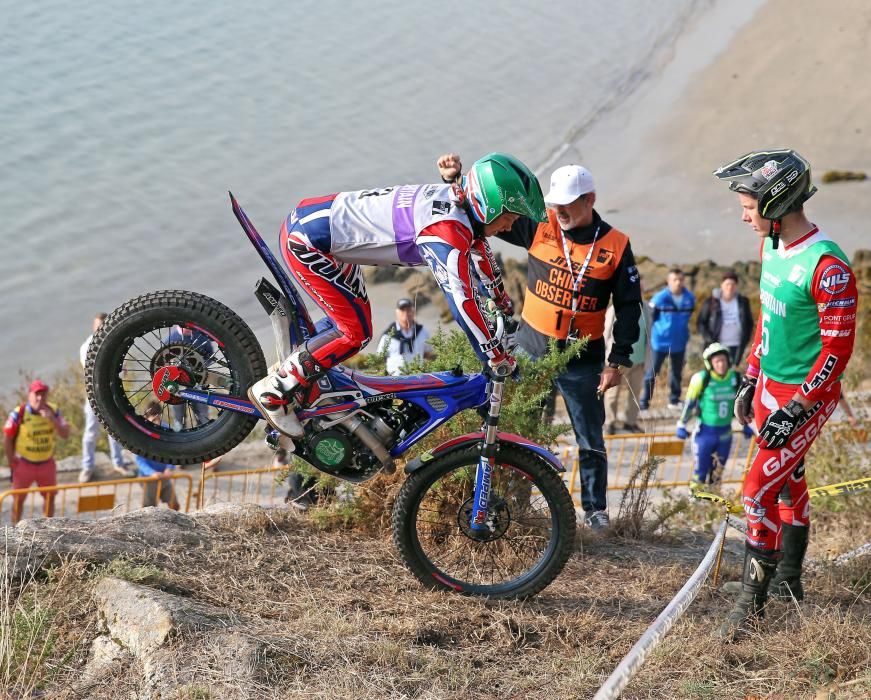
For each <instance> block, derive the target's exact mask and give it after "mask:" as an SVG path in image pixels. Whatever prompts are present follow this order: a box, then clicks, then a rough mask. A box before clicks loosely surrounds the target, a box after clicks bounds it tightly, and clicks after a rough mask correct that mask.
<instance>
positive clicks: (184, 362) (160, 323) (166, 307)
mask: <svg viewBox="0 0 871 700" xmlns="http://www.w3.org/2000/svg"><path fill="white" fill-rule="evenodd" d="M166 368H170V369H171V370H172V372H173V374H172V375H171V376H173V377H177V378H178V379H179V381H181V382H182V383H184V384H186V385H188V386H193V387H195V388H196V389H198V390H200V391H207V392H209V393H210V394H212V395H218V396H227V397H237V398H245V392H246V391H247V389H248V387H249V386H251V385H252V384H253V383H254V382H256V381H257V380H258V379H260V378H261V377H263V376H264V375H265V374H266V360H265V359H264V358H263V351H262V350H261V348H260V345H259V343H258V342H257V338H256V337H255V336H254V333H253V332H252V331H251V329H250V328H249V327H248V325H247V324H246V323H245V322H244V321H243V320H242V319H241V318H240V317H239V316H238V315H236V313H234V312H233V311H232V310H231V309H229V308H228V307H226V306H224V305H223V304H221V303H220V302H218V301H215V300H214V299H211V298H209V297H207V296H203V295H202V294H196V293H194V292H185V291H178V290H173V291H160V292H151V293H149V294H144V295H143V296H140V297H137V298H135V299H131V300H130V301H128V302H127V303H125V304H123V305H122V306H120V307H119V308H118V309H116V310H115V311H113V312H112V313H111V314H110V315H109V317H108V318H107V319H106V320H105V321H104V322H103V325H102V326H100V328H99V330H98V331H97V332H96V333H95V334H94V337H93V339H92V340H91V344H90V346H89V349H88V356H87V361H86V363H85V386H86V388H87V392H88V400H89V401H90V403H91V406H92V407H93V409H94V412H95V413H96V414H97V416H98V417H99V419H100V421H101V422H102V423H103V425H104V426H105V427H106V429H107V430H108V432H109V434H110V435H112V436H113V437H114V438H115V439H116V440H118V441H119V442H120V443H121V444H122V445H124V446H125V447H126V448H127V449H129V450H130V451H131V452H133V453H134V454H137V455H141V456H143V457H146V458H148V459H152V460H156V461H159V462H163V463H169V464H196V463H199V462H203V461H205V460H208V459H212V458H213V457H218V456H220V455H223V454H225V453H226V452H228V451H229V450H231V449H232V448H233V447H235V446H236V445H238V444H239V443H240V442H242V440H244V439H245V437H246V436H247V435H248V433H250V432H251V430H252V428H254V426H255V425H256V424H257V421H258V419H257V418H256V417H254V416H249V415H245V414H243V413H237V412H234V411H230V410H225V409H223V408H220V407H216V406H207V405H205V404H202V403H196V402H193V401H185V400H183V399H180V398H178V397H176V396H172V395H167V394H166V393H162V395H163V400H160V399H159V398H158V395H157V394H156V393H155V375H157V376H158V378H159V377H160V376H163V375H165V374H166V373H167V371H168V370H167V369H166ZM160 372H163V375H161V374H159V373H160ZM155 413H156V415H155ZM149 416H150V418H149Z"/></svg>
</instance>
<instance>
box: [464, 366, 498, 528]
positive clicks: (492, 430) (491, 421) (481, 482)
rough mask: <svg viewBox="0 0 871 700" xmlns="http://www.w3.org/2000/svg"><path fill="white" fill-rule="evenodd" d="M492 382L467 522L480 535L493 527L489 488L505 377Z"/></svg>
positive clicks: (494, 461)
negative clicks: (468, 521)
mask: <svg viewBox="0 0 871 700" xmlns="http://www.w3.org/2000/svg"><path fill="white" fill-rule="evenodd" d="M492 382H493V388H492V390H491V392H490V412H489V413H488V414H487V420H486V423H485V432H484V442H483V443H482V445H481V456H480V457H479V458H478V469H477V471H476V472H475V495H474V498H473V501H472V516H471V523H469V527H470V528H471V530H472V531H473V532H479V533H481V535H482V536H483V535H485V534H487V533H489V532H490V531H491V530H492V529H493V524H492V523H491V522H490V518H489V505H490V488H491V486H492V483H491V482H492V478H493V467H494V466H495V465H496V431H497V429H498V427H499V413H500V412H501V411H502V392H503V391H504V389H505V377H493V379H492Z"/></svg>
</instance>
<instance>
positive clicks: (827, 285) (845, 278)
mask: <svg viewBox="0 0 871 700" xmlns="http://www.w3.org/2000/svg"><path fill="white" fill-rule="evenodd" d="M849 282H850V273H849V272H847V270H846V269H844V267H843V266H842V265H840V264H838V263H832V264H831V265H829V266H828V267H826V269H825V270H823V274H822V276H821V277H820V289H822V290H823V291H824V292H826V293H827V294H832V295H835V294H840V293H841V292H843V291H844V290H845V289H846V288H847V284H849Z"/></svg>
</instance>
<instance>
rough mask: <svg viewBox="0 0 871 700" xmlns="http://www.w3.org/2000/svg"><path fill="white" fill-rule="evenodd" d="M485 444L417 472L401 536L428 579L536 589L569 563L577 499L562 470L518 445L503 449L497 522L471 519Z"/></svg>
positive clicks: (495, 481) (508, 592)
mask: <svg viewBox="0 0 871 700" xmlns="http://www.w3.org/2000/svg"><path fill="white" fill-rule="evenodd" d="M479 455H480V452H479V446H478V445H475V446H472V447H469V448H466V449H464V450H459V451H457V452H451V453H448V454H446V455H444V456H443V457H437V458H436V459H434V460H432V461H431V462H428V463H427V464H426V466H425V467H423V468H421V469H420V470H418V471H416V472H414V473H413V474H411V475H410V476H409V477H408V479H406V481H405V483H404V484H403V486H402V489H401V490H400V492H399V496H398V497H397V499H396V503H395V504H394V508H393V542H394V544H395V546H396V548H397V549H398V550H399V554H400V557H401V558H402V560H403V562H404V563H405V565H406V566H407V567H408V568H409V569H410V570H411V573H412V574H414V576H415V577H416V578H417V579H418V580H419V581H420V582H421V583H423V584H424V585H425V586H427V587H428V588H433V589H440V590H445V591H454V592H458V593H461V594H463V595H478V596H486V597H489V598H500V599H518V598H519V599H523V598H529V597H531V596H534V595H536V594H537V593H539V592H540V591H541V590H542V589H544V588H545V587H546V586H548V585H549V584H550V583H551V582H552V581H553V580H554V579H555V578H556V577H557V575H558V574H559V573H560V572H561V571H562V570H563V567H564V566H565V565H566V562H567V561H568V559H569V556H570V555H571V553H572V549H573V547H574V539H575V527H576V517H575V507H574V504H573V503H572V498H571V496H570V495H569V492H568V489H566V486H565V484H564V483H563V482H562V479H561V478H560V476H559V474H558V473H557V472H556V471H554V470H553V469H552V468H550V467H549V466H546V465H544V464H542V462H541V461H539V460H537V459H535V458H534V457H533V456H531V455H529V454H528V453H526V452H525V451H524V450H520V449H518V448H516V447H511V446H507V445H504V446H502V448H501V449H500V450H499V456H498V458H497V461H496V466H495V467H494V469H493V474H492V479H491V484H492V486H491V488H492V490H491V494H490V503H489V508H488V520H489V523H490V529H489V531H488V532H487V533H486V535H485V536H483V537H481V536H480V535H479V536H477V537H476V534H475V533H473V532H472V531H471V529H470V527H469V522H470V517H471V510H472V500H473V493H474V486H475V470H476V467H477V464H478V459H479Z"/></svg>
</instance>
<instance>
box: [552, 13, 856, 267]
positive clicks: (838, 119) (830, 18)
mask: <svg viewBox="0 0 871 700" xmlns="http://www.w3.org/2000/svg"><path fill="white" fill-rule="evenodd" d="M748 6H749V7H751V8H755V9H754V11H753V12H750V13H748V14H747V15H746V16H743V17H742V16H736V13H735V11H734V5H731V6H730V4H729V3H727V2H719V1H718V2H715V3H714V6H713V7H712V8H711V9H710V10H709V11H708V12H705V13H702V14H701V16H699V17H697V18H696V20H695V21H694V23H693V24H692V25H691V26H690V27H688V29H687V31H686V32H685V33H684V34H683V35H682V36H681V37H680V38H679V39H678V41H677V42H676V44H675V47H674V52H673V57H672V59H671V61H670V62H669V63H668V64H667V65H665V66H664V67H663V68H662V70H661V72H660V73H659V74H658V75H657V76H655V77H653V78H651V79H650V80H648V81H647V82H646V83H645V84H644V85H643V86H642V87H641V88H640V89H639V90H638V91H637V92H636V93H635V94H634V95H632V96H631V97H630V98H629V99H628V100H627V101H626V102H625V103H624V104H623V105H622V106H621V108H620V109H618V110H616V111H615V112H613V113H611V114H609V115H607V117H605V118H603V119H602V120H601V121H600V122H599V123H598V124H596V125H595V126H594V127H593V128H592V129H591V130H590V131H589V132H587V133H586V134H584V135H583V136H581V137H580V138H579V139H578V140H577V141H576V142H575V143H574V144H573V147H572V148H570V149H569V150H568V152H567V153H565V154H564V156H563V157H562V158H561V159H560V160H559V161H558V162H557V163H556V165H559V164H564V163H566V162H581V163H583V164H584V165H586V166H587V167H589V168H590V169H591V170H592V172H593V174H594V176H595V177H596V180H597V190H598V192H597V196H598V201H597V209H598V210H599V211H600V213H601V214H602V215H603V216H604V217H605V218H606V219H607V220H608V221H609V222H610V223H612V225H614V226H617V227H618V228H621V229H623V230H625V231H626V232H627V233H628V234H629V235H630V237H631V239H632V243H633V248H634V250H635V252H636V254H640V255H647V256H649V257H651V258H653V259H655V260H657V261H662V262H695V261H699V260H704V259H708V258H712V259H714V260H715V261H716V262H719V263H729V262H732V261H735V260H745V259H748V258H751V257H753V256H754V254H755V253H756V250H757V244H756V242H755V238H754V234H753V232H752V231H750V230H749V229H748V228H747V227H746V226H745V225H744V224H742V223H741V222H740V212H739V208H738V206H737V198H736V197H735V195H733V194H731V193H729V192H728V191H727V190H726V188H725V187H724V186H723V184H722V183H719V182H717V181H716V180H715V179H714V178H713V177H712V176H711V172H712V171H713V170H714V169H715V168H716V167H718V166H719V165H721V164H723V163H725V162H727V161H729V160H731V159H733V158H736V157H738V156H740V155H742V154H743V153H746V152H748V151H750V150H755V149H759V148H783V147H791V148H795V149H797V150H799V151H800V152H801V153H802V154H803V155H804V156H805V157H806V158H808V159H809V160H810V162H811V164H812V166H813V168H814V173H815V175H816V180H817V185H818V186H819V192H818V193H817V194H816V195H815V196H814V197H813V199H811V200H810V201H809V202H808V205H807V210H808V212H809V214H810V217H811V219H812V220H813V221H814V222H815V223H817V224H818V225H819V226H820V227H821V228H823V229H824V230H826V231H827V232H828V233H829V234H830V235H831V236H832V237H833V238H834V239H835V240H837V241H838V242H840V243H841V245H842V246H843V247H844V248H845V250H846V252H847V253H848V254H852V253H853V252H854V251H855V250H856V249H857V248H869V247H871V235H869V233H868V225H867V223H866V222H867V221H868V220H869V215H871V180H866V181H864V182H843V183H835V184H822V183H820V182H819V176H820V175H821V174H822V173H823V172H825V171H826V170H863V171H866V172H868V173H869V175H871V81H869V80H868V77H867V66H868V65H871V40H869V36H871V4H869V3H867V2H864V0H844V1H843V2H838V3H826V4H823V3H815V2H813V1H812V0H768V1H767V2H765V3H764V4H760V3H756V4H755V5H754V4H750V5H748ZM728 23H733V25H734V26H733V27H732V29H731V30H730V31H725V30H726V29H727V26H726V25H728ZM730 34H731V39H730V40H728V41H726V42H725V43H724V44H723V45H722V46H719V45H718V42H722V41H723V37H724V36H728V35H730ZM712 49H713V50H712ZM548 174H549V171H548ZM547 178H548V175H545V176H544V177H542V184H543V185H545V186H546V183H547Z"/></svg>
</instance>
